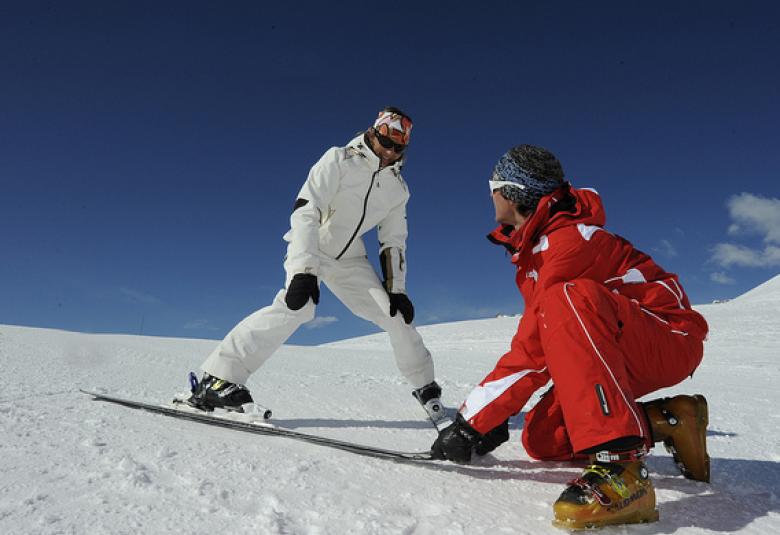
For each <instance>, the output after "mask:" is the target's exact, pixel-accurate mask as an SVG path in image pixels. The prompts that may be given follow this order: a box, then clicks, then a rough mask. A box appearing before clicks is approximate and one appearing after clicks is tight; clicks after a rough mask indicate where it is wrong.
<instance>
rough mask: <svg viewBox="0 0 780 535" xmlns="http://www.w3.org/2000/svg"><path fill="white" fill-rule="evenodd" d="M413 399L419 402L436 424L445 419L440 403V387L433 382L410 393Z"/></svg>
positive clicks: (444, 412) (445, 415)
mask: <svg viewBox="0 0 780 535" xmlns="http://www.w3.org/2000/svg"><path fill="white" fill-rule="evenodd" d="M412 396H414V399H416V400H417V401H419V402H420V405H422V406H423V409H425V412H427V413H428V416H429V417H430V419H431V420H432V421H433V422H434V423H436V422H439V421H441V420H444V419H445V418H446V417H447V414H446V411H445V410H444V405H443V404H442V402H441V387H440V386H439V385H438V384H437V383H436V381H433V382H432V383H428V384H427V385H425V386H423V387H420V388H418V389H417V390H414V391H412Z"/></svg>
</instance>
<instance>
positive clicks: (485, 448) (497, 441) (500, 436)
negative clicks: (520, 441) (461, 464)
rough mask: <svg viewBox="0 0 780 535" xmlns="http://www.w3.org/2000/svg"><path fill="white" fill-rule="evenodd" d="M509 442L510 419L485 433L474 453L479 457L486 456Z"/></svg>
mask: <svg viewBox="0 0 780 535" xmlns="http://www.w3.org/2000/svg"><path fill="white" fill-rule="evenodd" d="M507 440H509V418H507V419H506V420H504V421H503V422H502V423H500V424H498V425H497V426H496V427H494V428H493V429H491V430H490V431H488V432H487V433H485V434H484V436H483V437H482V439H481V440H480V441H479V442H477V445H476V447H475V448H474V451H475V452H477V455H485V454H486V453H490V452H491V451H493V450H494V449H496V448H497V447H499V446H500V445H501V444H503V443H504V442H506V441H507Z"/></svg>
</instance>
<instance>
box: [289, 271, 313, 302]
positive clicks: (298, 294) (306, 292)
mask: <svg viewBox="0 0 780 535" xmlns="http://www.w3.org/2000/svg"><path fill="white" fill-rule="evenodd" d="M310 297H311V300H312V301H314V304H315V305H316V304H317V303H319V302H320V287H319V285H317V277H316V276H314V275H312V274H310V273H298V274H297V275H295V276H294V277H293V278H292V280H291V281H290V286H289V287H288V288H287V294H286V295H285V296H284V302H285V303H287V308H289V309H290V310H300V309H302V308H303V307H304V305H306V303H308V302H309V298H310Z"/></svg>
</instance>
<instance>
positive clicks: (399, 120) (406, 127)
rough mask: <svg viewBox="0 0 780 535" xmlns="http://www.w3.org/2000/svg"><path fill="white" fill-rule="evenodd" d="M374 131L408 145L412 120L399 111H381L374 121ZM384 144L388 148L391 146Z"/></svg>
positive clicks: (397, 142) (400, 143) (395, 141)
mask: <svg viewBox="0 0 780 535" xmlns="http://www.w3.org/2000/svg"><path fill="white" fill-rule="evenodd" d="M374 131H375V132H378V133H380V134H381V135H383V136H385V137H387V138H390V139H391V140H392V141H393V142H394V143H396V144H398V145H408V144H409V134H410V133H411V131H412V120H411V119H409V118H408V117H404V116H403V115H401V114H399V113H393V112H389V111H381V112H379V116H378V117H377V118H376V121H374ZM382 146H383V147H385V148H386V149H389V148H390V147H388V146H385V145H382Z"/></svg>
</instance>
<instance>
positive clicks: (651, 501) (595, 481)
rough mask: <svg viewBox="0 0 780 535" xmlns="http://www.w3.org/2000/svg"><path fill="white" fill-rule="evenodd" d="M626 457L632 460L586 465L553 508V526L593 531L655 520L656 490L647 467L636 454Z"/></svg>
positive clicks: (611, 456)
mask: <svg viewBox="0 0 780 535" xmlns="http://www.w3.org/2000/svg"><path fill="white" fill-rule="evenodd" d="M606 455H607V456H608V457H607V458H616V457H618V458H620V457H622V456H623V455H626V454H606ZM628 455H629V456H631V457H633V460H630V461H628V462H604V461H599V460H596V462H595V463H593V464H591V465H589V466H587V467H586V468H585V471H584V472H583V473H582V475H581V476H580V477H579V478H577V479H575V480H574V481H572V482H570V483H569V486H568V487H567V488H566V490H564V491H563V493H562V494H561V496H560V497H559V498H558V500H557V501H556V502H555V504H554V505H553V512H554V514H555V520H553V525H554V526H555V527H559V528H563V529H593V528H600V527H602V526H609V525H613V524H637V523H641V522H655V521H657V520H658V511H657V510H656V508H655V489H653V484H652V482H651V481H650V479H649V476H648V472H647V467H645V464H644V463H643V462H642V461H641V460H640V459H639V458H637V456H636V455H635V454H628ZM598 458H602V454H598V456H597V459H598ZM591 460H593V458H591Z"/></svg>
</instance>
